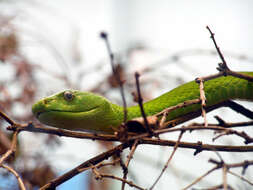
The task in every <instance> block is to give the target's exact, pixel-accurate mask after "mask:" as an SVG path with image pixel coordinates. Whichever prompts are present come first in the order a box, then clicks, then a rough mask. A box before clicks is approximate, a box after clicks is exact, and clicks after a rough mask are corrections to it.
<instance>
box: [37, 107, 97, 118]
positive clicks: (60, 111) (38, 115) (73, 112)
mask: <svg viewBox="0 0 253 190" xmlns="http://www.w3.org/2000/svg"><path fill="white" fill-rule="evenodd" d="M98 108H99V106H95V107H93V108H91V109H88V110H85V111H68V110H57V109H53V110H47V111H46V110H44V111H38V112H36V113H35V117H36V118H37V119H39V118H40V116H41V115H43V114H45V113H71V114H75V113H90V112H93V111H95V110H97V109H98Z"/></svg>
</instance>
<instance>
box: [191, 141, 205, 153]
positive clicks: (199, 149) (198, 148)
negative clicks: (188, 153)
mask: <svg viewBox="0 0 253 190" xmlns="http://www.w3.org/2000/svg"><path fill="white" fill-rule="evenodd" d="M202 145H203V143H202V142H201V141H198V142H197V147H196V150H195V152H194V153H193V155H194V156H196V155H197V154H198V153H200V152H202V150H203V148H202Z"/></svg>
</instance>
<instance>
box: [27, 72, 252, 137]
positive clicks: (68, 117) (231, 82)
mask: <svg viewBox="0 0 253 190" xmlns="http://www.w3.org/2000/svg"><path fill="white" fill-rule="evenodd" d="M241 73H244V74H247V75H250V76H253V72H241ZM204 91H205V96H206V105H207V106H212V105H216V104H218V103H220V102H223V101H226V100H230V99H240V100H247V101H253V82H249V81H247V80H244V79H240V78H236V77H233V76H222V77H219V78H216V79H212V80H209V81H206V82H205V83H204ZM199 94H200V91H199V84H197V83H196V82H195V81H191V82H188V83H185V84H183V85H181V86H179V87H177V88H175V89H173V90H171V91H169V92H167V93H165V94H163V95H161V96H159V97H157V98H155V99H153V100H150V101H148V102H145V103H144V104H143V107H144V110H145V113H146V115H147V116H152V115H154V114H157V113H159V112H161V111H162V110H164V109H165V108H168V107H170V106H174V105H177V104H179V103H182V102H185V101H187V100H193V99H197V98H199V96H200V95H199ZM199 109H201V106H200V104H194V105H190V106H187V107H183V108H179V109H176V110H174V111H172V112H170V113H169V114H168V116H167V118H166V119H167V121H169V120H173V119H175V118H179V117H182V116H183V115H185V114H188V113H191V112H195V111H197V110H199ZM32 112H33V114H34V115H35V116H36V118H37V119H38V120H39V121H40V122H41V123H44V124H46V125H50V126H54V127H57V128H64V129H71V130H72V129H75V130H78V129H81V130H85V131H93V132H97V133H113V132H114V131H115V129H117V127H119V126H120V125H121V123H122V122H123V120H124V111H123V107H122V106H119V105H117V104H113V103H111V102H110V101H109V100H107V99H106V98H104V97H102V96H100V95H97V94H93V93H89V92H81V91H77V90H65V91H62V92H60V93H57V94H55V95H53V96H49V97H46V98H43V99H41V100H40V101H38V102H37V103H35V104H34V105H33V106H32ZM138 117H141V111H140V107H139V106H138V105H136V106H131V107H127V121H128V120H131V119H133V118H138Z"/></svg>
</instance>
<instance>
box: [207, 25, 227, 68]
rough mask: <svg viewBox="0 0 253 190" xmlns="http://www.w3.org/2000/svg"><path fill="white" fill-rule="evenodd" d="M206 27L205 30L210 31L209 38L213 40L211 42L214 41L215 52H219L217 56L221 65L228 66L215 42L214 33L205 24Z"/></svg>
mask: <svg viewBox="0 0 253 190" xmlns="http://www.w3.org/2000/svg"><path fill="white" fill-rule="evenodd" d="M206 28H207V30H208V31H209V32H210V34H211V39H212V40H213V43H214V45H215V48H216V50H217V52H218V54H219V57H220V58H221V61H222V64H223V66H225V67H226V68H228V66H227V63H226V60H225V58H224V56H223V54H222V53H221V51H220V48H219V47H218V45H217V43H216V40H215V38H214V33H213V32H212V31H211V29H210V28H209V26H206Z"/></svg>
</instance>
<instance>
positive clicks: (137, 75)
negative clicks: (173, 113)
mask: <svg viewBox="0 0 253 190" xmlns="http://www.w3.org/2000/svg"><path fill="white" fill-rule="evenodd" d="M139 77H140V74H139V73H138V72H136V73H135V80H136V88H137V96H138V104H139V107H140V110H141V115H142V117H143V119H144V125H145V127H146V130H147V132H148V133H149V134H150V135H152V134H153V133H152V129H151V128H150V125H149V124H148V120H147V117H146V114H145V110H144V108H143V99H142V96H141V90H140V83H139Z"/></svg>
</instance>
